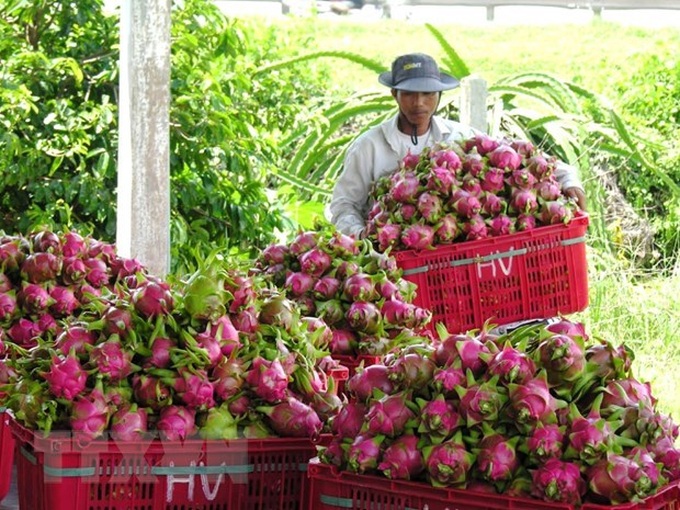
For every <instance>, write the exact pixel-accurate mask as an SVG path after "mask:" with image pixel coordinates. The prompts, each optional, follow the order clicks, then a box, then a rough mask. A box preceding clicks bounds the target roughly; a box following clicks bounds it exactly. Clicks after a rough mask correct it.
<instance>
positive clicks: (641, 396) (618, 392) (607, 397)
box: [602, 377, 657, 410]
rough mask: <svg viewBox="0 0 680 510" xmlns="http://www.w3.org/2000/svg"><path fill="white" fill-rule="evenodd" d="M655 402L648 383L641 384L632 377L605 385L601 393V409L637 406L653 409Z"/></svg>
mask: <svg viewBox="0 0 680 510" xmlns="http://www.w3.org/2000/svg"><path fill="white" fill-rule="evenodd" d="M656 402H657V400H656V398H654V396H653V395H652V387H651V384H650V383H649V382H645V383H642V382H640V381H638V380H637V379H635V378H634V377H628V378H626V379H618V380H614V381H610V382H608V383H607V385H606V386H605V388H604V392H603V398H602V409H603V410H604V409H606V408H608V407H637V406H643V407H646V408H648V409H654V407H655V406H656Z"/></svg>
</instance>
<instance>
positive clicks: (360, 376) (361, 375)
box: [347, 364, 395, 402]
mask: <svg viewBox="0 0 680 510" xmlns="http://www.w3.org/2000/svg"><path fill="white" fill-rule="evenodd" d="M389 374H390V373H389V371H388V369H387V367H386V366H385V365H383V364H376V365H369V366H359V367H358V368H357V369H356V371H355V373H354V375H352V377H350V378H349V380H348V381H347V390H348V391H349V393H350V394H351V395H354V397H355V398H356V399H357V401H359V402H366V401H367V400H368V399H369V398H371V396H372V395H373V390H374V389H377V390H379V391H381V392H382V393H384V394H388V395H389V394H391V393H392V392H393V391H394V390H395V385H394V382H392V380H391V379H390V376H389Z"/></svg>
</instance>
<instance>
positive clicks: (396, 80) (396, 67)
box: [378, 53, 460, 92]
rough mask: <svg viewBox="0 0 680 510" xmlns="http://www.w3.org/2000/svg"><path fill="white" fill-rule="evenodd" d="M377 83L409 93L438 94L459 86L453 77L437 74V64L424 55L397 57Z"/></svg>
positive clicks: (415, 54) (411, 54) (413, 54)
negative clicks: (390, 68) (389, 69)
mask: <svg viewBox="0 0 680 510" xmlns="http://www.w3.org/2000/svg"><path fill="white" fill-rule="evenodd" d="M378 81H379V82H380V83H382V84H383V85H386V86H387V87H390V88H393V89H397V90H406V91H409V92H440V91H442V90H448V89H453V88H456V87H457V86H458V85H459V84H460V82H459V81H458V80H457V79H456V78H454V77H453V76H450V75H448V74H446V73H442V72H439V66H437V62H435V60H434V59H433V58H432V57H430V56H429V55H425V54H424V53H410V54H408V55H402V56H401V57H397V58H396V59H395V60H394V62H392V70H391V71H385V72H384V73H381V74H380V75H379V76H378Z"/></svg>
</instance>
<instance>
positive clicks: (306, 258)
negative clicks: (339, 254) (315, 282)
mask: <svg viewBox="0 0 680 510" xmlns="http://www.w3.org/2000/svg"><path fill="white" fill-rule="evenodd" d="M298 260H299V262H300V270H301V271H302V272H303V273H307V274H310V275H312V276H313V277H314V278H321V276H323V275H324V274H325V273H326V271H328V269H329V268H330V267H331V262H332V260H331V256H330V255H329V254H328V253H326V252H325V251H324V250H322V249H321V248H319V247H314V248H312V249H310V250H307V251H306V252H304V253H303V254H302V255H300V256H299V257H298Z"/></svg>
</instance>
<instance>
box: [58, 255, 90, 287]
mask: <svg viewBox="0 0 680 510" xmlns="http://www.w3.org/2000/svg"><path fill="white" fill-rule="evenodd" d="M86 274H87V267H86V266H85V262H83V259H81V258H77V257H67V258H64V259H63V261H62V268H61V280H62V282H63V283H64V285H75V284H79V283H82V282H83V281H84V280H85V275H86Z"/></svg>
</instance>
